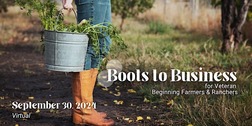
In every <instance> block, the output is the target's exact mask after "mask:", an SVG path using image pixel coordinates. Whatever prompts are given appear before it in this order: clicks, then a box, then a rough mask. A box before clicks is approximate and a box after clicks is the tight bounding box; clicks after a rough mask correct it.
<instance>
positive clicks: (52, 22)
mask: <svg viewBox="0 0 252 126" xmlns="http://www.w3.org/2000/svg"><path fill="white" fill-rule="evenodd" d="M16 3H17V4H18V5H19V6H21V9H26V10H27V13H28V15H31V13H32V12H33V11H35V12H37V13H38V15H39V18H40V20H41V22H42V25H43V27H44V30H51V31H61V32H72V33H84V34H87V35H88V37H89V39H90V42H91V44H92V46H93V48H94V50H95V51H96V52H97V53H98V52H99V47H100V46H99V38H104V37H105V36H110V37H111V38H112V39H113V40H114V41H115V42H116V43H123V40H122V38H121V36H120V32H119V31H118V30H117V28H116V27H114V26H113V25H112V24H111V23H108V22H104V23H100V24H95V25H92V24H91V23H90V22H91V21H90V20H85V19H84V20H82V21H81V22H80V23H79V24H73V23H72V24H65V23H64V15H63V13H62V12H61V11H59V10H58V9H57V7H56V3H55V2H54V1H52V0H16Z"/></svg>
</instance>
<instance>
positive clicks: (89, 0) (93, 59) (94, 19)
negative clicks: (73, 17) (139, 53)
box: [75, 0, 111, 70]
mask: <svg viewBox="0 0 252 126" xmlns="http://www.w3.org/2000/svg"><path fill="white" fill-rule="evenodd" d="M75 4H76V6H77V21H78V23H79V22H81V21H82V20H83V19H86V20H89V19H91V24H99V23H104V22H105V23H110V22H111V4H110V0H75ZM99 45H100V51H99V54H97V53H96V52H95V51H94V50H93V48H92V45H91V44H90V42H89V45H88V49H87V54H86V57H85V64H84V70H89V69H91V68H98V67H99V66H100V63H101V61H102V59H103V58H104V57H105V56H106V55H107V54H108V51H109V48H110V45H111V39H110V37H109V36H106V37H103V38H99Z"/></svg>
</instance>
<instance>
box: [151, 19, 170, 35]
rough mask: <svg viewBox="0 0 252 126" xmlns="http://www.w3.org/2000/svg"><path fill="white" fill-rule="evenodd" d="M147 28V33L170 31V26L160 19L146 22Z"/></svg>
mask: <svg viewBox="0 0 252 126" xmlns="http://www.w3.org/2000/svg"><path fill="white" fill-rule="evenodd" d="M148 26H149V30H148V32H147V33H154V34H164V33H170V32H171V30H172V28H171V27H170V26H168V25H167V24H165V23H162V22H160V21H152V22H150V23H149V24H148Z"/></svg>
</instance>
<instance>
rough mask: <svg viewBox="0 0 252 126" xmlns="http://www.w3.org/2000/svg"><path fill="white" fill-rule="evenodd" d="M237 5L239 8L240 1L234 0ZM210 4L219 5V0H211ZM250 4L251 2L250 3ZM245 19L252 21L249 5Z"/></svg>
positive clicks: (251, 10) (251, 11)
mask: <svg viewBox="0 0 252 126" xmlns="http://www.w3.org/2000/svg"><path fill="white" fill-rule="evenodd" d="M235 2H236V5H237V7H238V8H239V9H240V8H241V6H242V5H241V1H240V0H235ZM211 4H212V5H213V6H214V7H217V6H220V5H221V0H211ZM251 6H252V3H251ZM247 20H249V21H252V9H251V7H250V9H249V12H248V17H247Z"/></svg>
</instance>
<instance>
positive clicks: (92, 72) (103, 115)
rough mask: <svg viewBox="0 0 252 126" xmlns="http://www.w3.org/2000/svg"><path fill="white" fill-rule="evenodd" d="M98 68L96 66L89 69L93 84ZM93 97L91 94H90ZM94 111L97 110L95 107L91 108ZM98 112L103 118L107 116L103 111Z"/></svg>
mask: <svg viewBox="0 0 252 126" xmlns="http://www.w3.org/2000/svg"><path fill="white" fill-rule="evenodd" d="M98 72H99V71H98V69H96V68H92V69H91V83H92V84H93V85H94V86H95V84H96V78H97V75H98ZM92 94H93V92H92ZM92 97H93V96H92ZM93 111H94V112H97V111H96V110H95V109H94V110H93ZM98 113H99V114H100V116H101V117H103V118H105V117H107V114H106V113H105V112H98Z"/></svg>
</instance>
